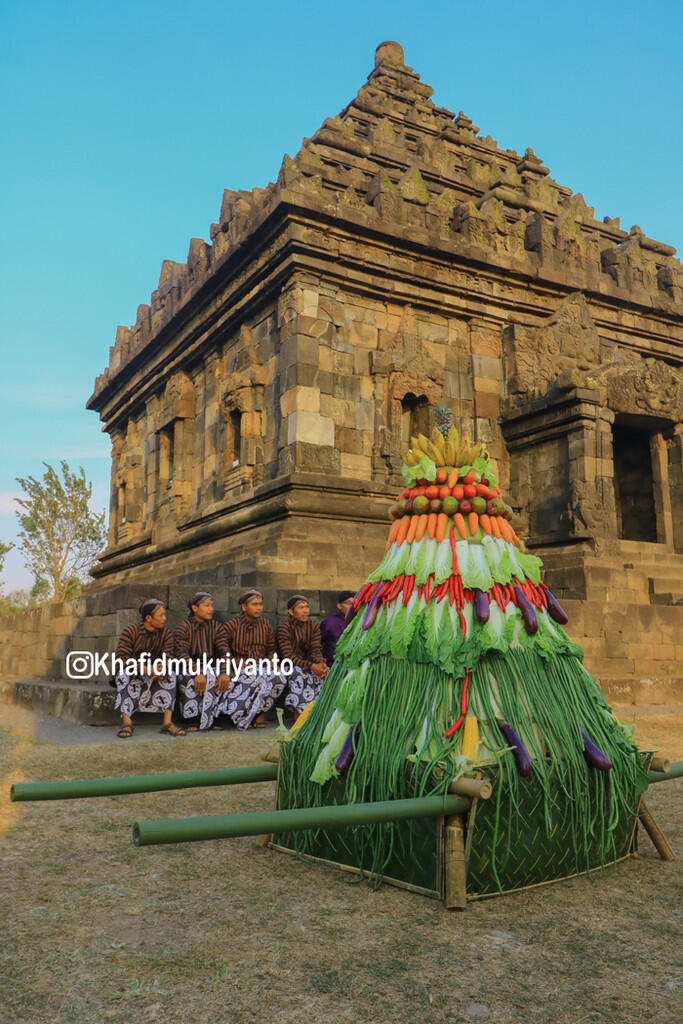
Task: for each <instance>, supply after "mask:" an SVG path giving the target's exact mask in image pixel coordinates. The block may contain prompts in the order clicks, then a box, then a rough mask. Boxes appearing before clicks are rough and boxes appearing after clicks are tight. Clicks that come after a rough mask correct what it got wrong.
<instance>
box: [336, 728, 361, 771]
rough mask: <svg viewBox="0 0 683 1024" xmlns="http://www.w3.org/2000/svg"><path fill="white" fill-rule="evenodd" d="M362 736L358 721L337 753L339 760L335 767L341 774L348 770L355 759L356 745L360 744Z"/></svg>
mask: <svg viewBox="0 0 683 1024" xmlns="http://www.w3.org/2000/svg"><path fill="white" fill-rule="evenodd" d="M359 736H360V722H356V724H355V725H352V726H351V728H350V729H349V735H348V736H347V737H346V739H345V740H344V746H343V747H342V748H341V750H340V751H339V753H338V754H337V760H336V761H335V762H334V767H335V768H336V769H337V771H338V772H339V773H340V774H342V775H343V774H344V772H346V771H348V770H349V768H350V767H351V762H352V761H353V755H354V754H355V753H356V747H357V746H358V737H359Z"/></svg>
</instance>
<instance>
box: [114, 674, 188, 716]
mask: <svg viewBox="0 0 683 1024" xmlns="http://www.w3.org/2000/svg"><path fill="white" fill-rule="evenodd" d="M116 689H117V691H118V692H117V695H116V708H117V710H119V711H120V712H121V713H122V714H124V715H129V716H130V715H132V714H134V713H135V712H136V711H149V712H159V711H168V710H169V708H172V707H173V705H174V703H175V696H176V681H175V678H174V676H173V674H171V675H170V676H169V677H168V678H165V679H152V678H151V677H150V676H130V675H128V674H127V673H126V672H120V673H119V675H118V676H117V677H116Z"/></svg>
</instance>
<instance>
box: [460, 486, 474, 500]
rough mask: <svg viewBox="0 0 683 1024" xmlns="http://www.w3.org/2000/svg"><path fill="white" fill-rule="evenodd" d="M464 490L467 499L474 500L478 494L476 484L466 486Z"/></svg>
mask: <svg viewBox="0 0 683 1024" xmlns="http://www.w3.org/2000/svg"><path fill="white" fill-rule="evenodd" d="M462 490H463V494H464V495H465V497H466V498H473V497H474V496H475V494H476V493H477V488H476V487H475V486H474V484H465V486H464V487H463V489H462Z"/></svg>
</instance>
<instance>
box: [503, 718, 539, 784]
mask: <svg viewBox="0 0 683 1024" xmlns="http://www.w3.org/2000/svg"><path fill="white" fill-rule="evenodd" d="M498 728H499V729H500V731H501V732H502V734H503V736H504V737H505V739H506V740H507V742H508V746H510V747H512V753H513V754H514V758H515V761H516V762H517V771H518V772H519V774H520V775H521V776H522V778H523V779H528V778H529V776H530V775H531V758H530V757H529V751H528V750H527V749H526V747H525V746H524V744H523V743H522V741H521V739H520V738H519V735H518V734H517V733H516V732H515V730H514V729H513V728H512V726H511V725H508V723H507V722H498Z"/></svg>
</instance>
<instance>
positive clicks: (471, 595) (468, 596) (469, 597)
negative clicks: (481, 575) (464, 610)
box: [465, 587, 474, 602]
mask: <svg viewBox="0 0 683 1024" xmlns="http://www.w3.org/2000/svg"><path fill="white" fill-rule="evenodd" d="M465 600H466V601H470V602H472V601H474V591H473V590H471V589H470V588H469V587H468V589H467V590H466V591H465Z"/></svg>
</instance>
